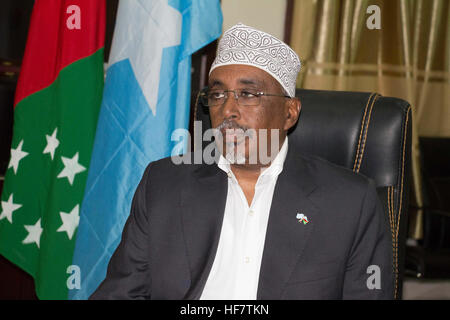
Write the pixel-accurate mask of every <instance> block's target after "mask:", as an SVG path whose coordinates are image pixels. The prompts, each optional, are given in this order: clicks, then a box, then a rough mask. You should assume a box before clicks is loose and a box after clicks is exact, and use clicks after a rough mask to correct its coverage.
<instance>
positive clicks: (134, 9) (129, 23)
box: [109, 0, 183, 115]
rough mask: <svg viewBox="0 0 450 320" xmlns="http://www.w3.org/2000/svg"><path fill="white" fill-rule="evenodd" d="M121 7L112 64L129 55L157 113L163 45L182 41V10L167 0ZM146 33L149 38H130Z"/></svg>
mask: <svg viewBox="0 0 450 320" xmlns="http://www.w3.org/2000/svg"><path fill="white" fill-rule="evenodd" d="M119 10H121V11H120V12H119V14H118V17H119V19H118V20H117V21H116V29H115V30H119V32H117V33H115V34H114V39H113V44H112V48H111V54H110V59H109V65H112V64H114V63H115V62H119V61H121V60H124V59H127V58H128V59H130V64H131V67H132V68H133V71H134V74H135V76H136V80H137V81H138V83H139V85H140V87H141V89H142V92H143V94H144V96H145V98H146V99H147V103H148V105H149V106H150V109H151V110H152V112H153V115H156V104H157V101H158V88H159V75H160V70H161V61H162V54H163V49H164V48H167V47H172V46H176V45H179V44H180V42H181V26H182V20H183V19H182V16H181V13H180V12H179V11H178V10H176V9H175V8H173V7H171V6H170V5H169V4H168V0H159V1H142V0H141V1H137V0H136V1H133V2H132V3H130V4H129V5H122V6H119ZM160 22H163V23H160ZM122 26H123V27H122ZM143 34H145V35H148V36H150V38H148V37H147V38H146V39H145V41H143V39H139V41H129V39H130V38H132V37H141V36H142V35H143ZM124 44H125V45H124ZM149 57H151V58H149ZM139 66H140V67H139ZM142 66H148V67H146V68H142Z"/></svg>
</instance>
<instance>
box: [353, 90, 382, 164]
mask: <svg viewBox="0 0 450 320" xmlns="http://www.w3.org/2000/svg"><path fill="white" fill-rule="evenodd" d="M379 96H380V95H379V94H376V95H375V96H374V98H373V100H372V104H371V105H370V109H369V115H368V118H367V125H366V126H365V127H366V129H365V133H364V139H363V143H362V150H361V156H360V157H359V163H358V169H356V172H359V169H360V168H361V163H362V160H363V157H364V150H365V147H366V141H367V133H368V132H369V125H370V118H371V115H372V110H373V106H374V104H375V101H377V99H378V97H379Z"/></svg>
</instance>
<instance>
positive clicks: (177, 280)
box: [91, 146, 394, 299]
mask: <svg viewBox="0 0 450 320" xmlns="http://www.w3.org/2000/svg"><path fill="white" fill-rule="evenodd" d="M227 186H228V180H227V175H226V174H225V172H223V171H222V170H220V169H219V168H218V167H217V165H216V164H212V165H206V164H201V165H193V164H192V165H186V164H185V165H175V164H173V163H172V161H171V159H170V158H166V159H162V160H159V161H156V162H153V163H151V164H150V165H149V166H148V168H147V169H146V170H145V173H144V175H143V178H142V180H141V182H140V184H139V186H138V188H137V190H136V193H135V195H134V198H133V202H132V208H131V213H130V216H129V218H128V220H127V222H126V224H125V227H124V230H123V234H122V240H121V242H120V244H119V246H118V248H117V250H116V251H115V252H114V254H113V256H112V258H111V260H110V262H109V266H108V271H107V275H106V278H105V280H104V281H103V282H102V283H101V285H100V286H99V288H98V289H97V290H96V291H95V292H94V294H93V295H92V296H91V299H143V298H147V299H198V298H199V297H200V295H201V293H202V290H203V287H204V285H205V282H206V280H207V278H208V274H209V272H210V270H211V267H212V264H213V261H214V257H215V253H216V250H217V245H218V241H219V236H220V230H221V225H222V220H223V215H224V210H225V203H226V196H227ZM299 212H301V213H303V214H305V215H306V216H307V217H308V220H309V223H308V224H303V223H299V221H298V220H297V219H296V215H297V213H299ZM388 226H389V224H388V223H387V222H386V221H385V215H384V213H383V209H382V205H381V203H380V201H379V199H378V196H377V193H376V189H375V186H374V183H373V181H372V180H369V179H367V178H366V177H364V176H362V175H360V174H355V173H353V172H352V171H351V170H347V169H345V168H342V167H339V166H336V165H333V164H331V163H329V162H327V161H325V160H322V159H319V158H314V157H309V156H304V155H300V153H299V152H296V151H295V150H294V148H293V146H289V149H288V154H287V157H286V161H285V163H284V169H283V171H282V173H281V174H280V175H279V177H278V180H277V183H276V187H275V191H274V195H273V200H272V206H271V209H270V216H269V222H268V227H267V234H266V240H265V245H264V252H263V257H262V262H261V270H260V277H259V285H258V292H257V298H258V299H342V298H343V299H391V298H392V297H393V283H394V280H393V267H392V247H391V240H390V239H391V238H390V232H389V230H388V229H389V228H388ZM370 265H376V266H378V267H379V268H380V269H379V270H380V271H381V273H380V274H379V276H380V277H379V279H380V285H381V289H369V288H368V286H367V282H368V279H369V277H371V275H372V274H371V273H367V268H368V267H369V266H370ZM374 277H375V278H376V276H372V278H371V279H369V282H370V283H374V282H373V281H372V280H373V279H375V278H374Z"/></svg>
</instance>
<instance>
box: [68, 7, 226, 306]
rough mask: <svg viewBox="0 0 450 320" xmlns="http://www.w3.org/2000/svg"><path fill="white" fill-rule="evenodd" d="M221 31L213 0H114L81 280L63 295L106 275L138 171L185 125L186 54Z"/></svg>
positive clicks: (77, 293)
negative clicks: (116, 0)
mask: <svg viewBox="0 0 450 320" xmlns="http://www.w3.org/2000/svg"><path fill="white" fill-rule="evenodd" d="M221 31H222V12H221V9H220V3H219V0H169V1H168V0H139V1H138V0H133V1H129V0H121V1H120V3H119V8H118V12H117V20H116V27H115V30H114V37H113V43H112V48H111V54H110V58H109V68H108V70H107V74H106V83H105V88H104V92H103V101H102V106H101V110H100V116H99V122H98V126H97V133H96V137H95V144H94V150H93V153H92V159H91V164H90V168H89V175H88V181H87V185H86V189H85V195H84V200H83V203H82V207H81V214H80V223H79V227H78V231H77V241H76V246H75V252H74V258H73V264H74V265H77V266H78V267H79V268H80V269H79V270H80V272H81V274H80V275H81V285H80V286H74V288H73V289H71V290H69V299H87V298H88V297H89V296H90V294H91V293H93V292H94V291H95V289H96V288H97V287H98V285H99V284H100V283H101V281H102V280H103V279H104V278H105V275H106V268H107V265H108V262H109V259H110V258H111V255H112V254H113V252H114V250H115V249H116V247H117V246H118V244H119V242H120V237H121V234H122V229H123V227H124V225H125V221H126V219H127V218H128V215H129V212H130V208H131V200H132V197H133V195H134V192H135V190H136V187H137V185H138V183H139V181H140V179H141V177H142V174H143V172H144V169H145V168H146V166H147V165H148V163H149V162H151V161H155V160H158V159H161V158H164V157H167V156H170V155H171V154H172V149H173V148H174V147H175V146H176V145H178V146H179V140H178V141H171V135H172V133H173V131H174V130H176V129H187V128H188V125H189V109H190V98H191V90H190V82H191V76H190V75H191V55H192V54H193V53H194V52H195V51H197V50H199V49H200V48H201V47H203V46H205V45H207V44H208V43H210V42H211V41H213V40H215V39H217V38H218V37H219V36H220V33H221ZM178 139H179V138H178ZM185 141H187V140H185ZM78 287H79V288H78Z"/></svg>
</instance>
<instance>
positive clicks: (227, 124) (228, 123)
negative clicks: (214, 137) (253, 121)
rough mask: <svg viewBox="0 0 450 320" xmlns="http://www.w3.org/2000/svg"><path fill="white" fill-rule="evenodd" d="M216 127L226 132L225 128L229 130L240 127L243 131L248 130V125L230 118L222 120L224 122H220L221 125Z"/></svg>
mask: <svg viewBox="0 0 450 320" xmlns="http://www.w3.org/2000/svg"><path fill="white" fill-rule="evenodd" d="M214 129H216V130H219V131H221V132H224V131H225V130H228V129H240V130H242V131H243V132H245V131H247V130H248V128H247V127H244V126H241V125H239V124H237V123H236V122H235V121H233V120H228V119H227V120H224V121H222V123H221V124H219V125H218V126H217V127H215V128H214Z"/></svg>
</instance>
